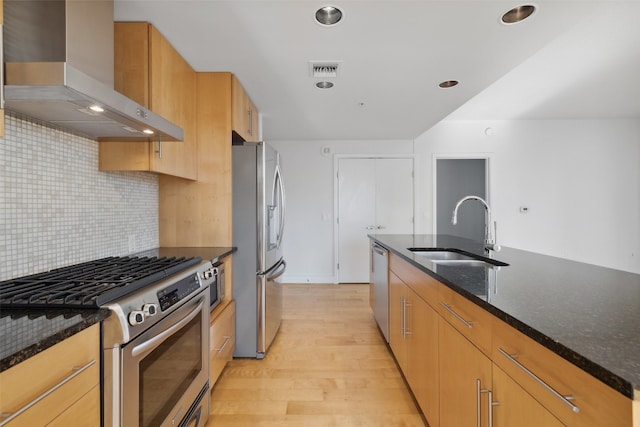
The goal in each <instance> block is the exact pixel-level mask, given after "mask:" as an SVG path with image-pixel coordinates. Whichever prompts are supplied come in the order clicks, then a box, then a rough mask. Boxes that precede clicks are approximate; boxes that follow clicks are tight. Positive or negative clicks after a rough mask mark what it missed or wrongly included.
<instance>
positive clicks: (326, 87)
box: [316, 82, 333, 89]
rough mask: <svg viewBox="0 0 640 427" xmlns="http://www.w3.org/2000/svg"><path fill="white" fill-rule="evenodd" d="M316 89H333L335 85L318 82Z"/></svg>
mask: <svg viewBox="0 0 640 427" xmlns="http://www.w3.org/2000/svg"><path fill="white" fill-rule="evenodd" d="M316 87H317V88H318V89H331V88H332V87H333V83H331V82H318V83H316Z"/></svg>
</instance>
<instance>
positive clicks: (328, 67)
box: [309, 61, 340, 78]
mask: <svg viewBox="0 0 640 427" xmlns="http://www.w3.org/2000/svg"><path fill="white" fill-rule="evenodd" d="M339 65H340V61H310V62H309V74H310V75H311V77H318V78H327V77H338V66H339Z"/></svg>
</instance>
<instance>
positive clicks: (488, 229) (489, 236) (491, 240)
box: [451, 196, 501, 252]
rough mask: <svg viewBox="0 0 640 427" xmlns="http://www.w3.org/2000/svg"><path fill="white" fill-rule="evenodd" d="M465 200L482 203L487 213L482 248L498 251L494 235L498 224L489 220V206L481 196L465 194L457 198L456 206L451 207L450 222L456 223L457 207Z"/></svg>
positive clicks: (496, 232)
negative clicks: (451, 215)
mask: <svg viewBox="0 0 640 427" xmlns="http://www.w3.org/2000/svg"><path fill="white" fill-rule="evenodd" d="M467 200H477V201H479V202H480V203H482V205H483V206H484V208H485V209H486V210H487V215H486V216H485V224H484V248H485V249H486V250H487V251H495V252H498V251H499V250H500V249H501V248H500V245H498V244H497V242H496V238H497V237H496V236H497V234H498V226H497V224H496V222H495V221H494V222H493V223H492V222H491V208H490V207H489V204H488V203H487V202H485V201H484V199H483V198H482V197H478V196H467V197H463V198H462V199H460V200H458V203H456V207H455V208H453V217H452V218H451V224H453V225H456V224H457V223H458V208H459V207H460V205H461V204H462V203H464V202H465V201H467ZM492 230H493V232H492Z"/></svg>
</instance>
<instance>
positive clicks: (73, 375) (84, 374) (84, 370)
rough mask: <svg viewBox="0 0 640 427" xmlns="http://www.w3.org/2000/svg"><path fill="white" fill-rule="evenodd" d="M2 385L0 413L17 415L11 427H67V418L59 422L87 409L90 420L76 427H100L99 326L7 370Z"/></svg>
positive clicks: (10, 424) (83, 420)
mask: <svg viewBox="0 0 640 427" xmlns="http://www.w3.org/2000/svg"><path fill="white" fill-rule="evenodd" d="M0 384H1V386H0V412H1V413H3V414H16V413H19V415H16V416H15V418H14V419H13V420H11V421H10V422H8V423H7V426H15V427H18V426H42V425H47V424H49V423H51V422H53V423H54V424H53V425H64V423H63V422H62V421H64V420H68V419H69V418H68V416H67V415H62V418H61V423H58V422H57V421H55V419H56V417H58V416H61V414H64V413H65V411H68V410H71V411H72V412H70V413H69V416H71V414H73V413H78V412H77V411H80V410H82V412H84V410H85V409H86V416H85V417H84V418H82V420H80V421H77V420H76V421H77V422H76V423H75V424H73V425H78V426H82V427H84V426H98V425H100V411H99V409H98V410H96V409H97V408H99V406H100V392H99V384H100V325H97V324H96V325H93V326H91V327H89V328H87V329H85V330H83V331H81V332H78V333H77V334H75V335H72V336H71V337H69V338H67V339H65V340H64V341H62V342H60V343H58V344H56V345H54V346H53V347H50V348H48V349H46V350H44V351H42V352H40V353H38V354H36V355H35V356H33V357H30V358H29V359H27V360H25V361H23V362H21V363H19V364H17V365H15V366H13V367H11V368H9V369H7V370H6V371H3V372H2V373H1V374H0ZM76 405H78V406H76ZM71 418H73V417H72V416H71ZM2 419H3V420H4V422H6V420H5V419H4V417H2ZM56 423H57V424H56ZM3 425H4V424H3ZM66 425H70V424H66Z"/></svg>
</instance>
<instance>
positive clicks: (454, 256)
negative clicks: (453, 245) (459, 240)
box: [409, 248, 478, 261]
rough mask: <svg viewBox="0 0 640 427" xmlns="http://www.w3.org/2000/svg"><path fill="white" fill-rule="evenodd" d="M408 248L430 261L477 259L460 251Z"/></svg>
mask: <svg viewBox="0 0 640 427" xmlns="http://www.w3.org/2000/svg"><path fill="white" fill-rule="evenodd" d="M409 250H410V251H411V252H413V253H414V254H416V255H419V256H421V257H423V258H428V259H430V260H432V261H478V260H477V259H476V258H473V257H470V256H468V255H465V254H461V253H460V252H453V251H432V250H429V249H422V248H409Z"/></svg>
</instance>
